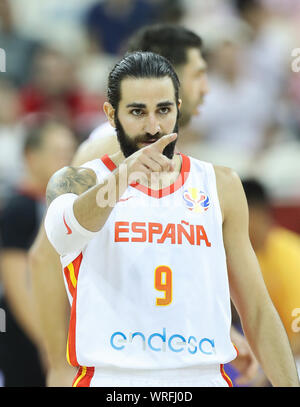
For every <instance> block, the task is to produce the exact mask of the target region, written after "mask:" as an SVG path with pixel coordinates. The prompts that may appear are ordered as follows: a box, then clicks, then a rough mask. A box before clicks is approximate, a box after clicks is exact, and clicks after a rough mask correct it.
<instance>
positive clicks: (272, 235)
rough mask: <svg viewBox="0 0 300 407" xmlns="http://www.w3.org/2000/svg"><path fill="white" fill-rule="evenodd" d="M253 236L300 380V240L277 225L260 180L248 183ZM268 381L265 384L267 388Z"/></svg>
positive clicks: (250, 224)
mask: <svg viewBox="0 0 300 407" xmlns="http://www.w3.org/2000/svg"><path fill="white" fill-rule="evenodd" d="M242 184H243V187H244V191H245V194H246V197H247V201H248V206H249V235H250V240H251V243H252V246H253V249H254V251H255V253H256V255H257V258H258V261H259V264H260V269H261V272H262V274H263V277H264V281H265V284H266V286H267V289H268V292H269V294H270V297H271V299H272V301H273V304H274V305H275V308H276V309H277V312H278V313H279V316H280V318H281V320H282V322H283V325H284V327H285V330H286V332H287V335H288V337H289V341H290V344H291V348H292V351H293V354H294V357H295V360H296V364H297V368H298V372H299V377H300V236H299V235H298V234H296V233H294V232H292V231H290V230H288V229H286V228H284V227H281V226H279V225H278V224H276V222H275V221H274V218H273V216H272V211H271V204H272V203H271V200H270V198H269V194H268V191H267V189H266V188H265V186H264V185H263V184H262V183H261V182H260V181H258V180H257V179H254V178H251V179H244V180H243V182H242ZM266 384H267V380H266V378H265V379H264V380H261V385H266Z"/></svg>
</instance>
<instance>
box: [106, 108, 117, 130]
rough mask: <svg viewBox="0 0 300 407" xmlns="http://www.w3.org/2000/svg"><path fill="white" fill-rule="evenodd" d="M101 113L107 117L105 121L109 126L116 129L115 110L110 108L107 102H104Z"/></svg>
mask: <svg viewBox="0 0 300 407" xmlns="http://www.w3.org/2000/svg"><path fill="white" fill-rule="evenodd" d="M103 111H104V113H105V115H106V117H107V120H108V121H109V123H110V124H111V126H112V127H114V128H116V123H115V109H114V108H113V107H112V105H111V104H110V103H109V102H105V103H104V104H103Z"/></svg>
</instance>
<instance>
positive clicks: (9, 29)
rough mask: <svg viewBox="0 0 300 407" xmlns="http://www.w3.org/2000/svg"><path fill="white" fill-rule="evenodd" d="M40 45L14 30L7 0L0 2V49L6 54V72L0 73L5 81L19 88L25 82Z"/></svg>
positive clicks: (14, 25) (14, 26) (13, 20)
mask: <svg viewBox="0 0 300 407" xmlns="http://www.w3.org/2000/svg"><path fill="white" fill-rule="evenodd" d="M39 46H40V43H39V41H37V40H33V39H31V38H29V37H26V36H24V35H20V33H18V31H17V30H16V24H15V19H14V14H13V12H12V9H11V2H10V1H9V0H1V1H0V48H2V49H3V50H4V51H5V53H6V72H5V73H1V76H2V77H3V78H5V79H8V80H10V81H12V82H13V83H14V84H15V85H16V86H21V85H23V84H24V83H25V81H26V80H27V77H28V75H29V72H30V69H31V63H32V58H33V56H34V54H35V52H36V51H37V49H38V48H39Z"/></svg>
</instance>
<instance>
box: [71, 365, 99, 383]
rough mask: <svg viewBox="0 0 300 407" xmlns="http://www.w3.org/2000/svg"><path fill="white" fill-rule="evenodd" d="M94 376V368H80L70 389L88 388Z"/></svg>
mask: <svg viewBox="0 0 300 407" xmlns="http://www.w3.org/2000/svg"><path fill="white" fill-rule="evenodd" d="M94 374H95V368H94V367H82V366H80V368H79V369H78V372H77V374H76V376H75V379H74V380H73V383H72V387H90V384H91V380H92V378H93V376H94ZM78 379H79V380H78Z"/></svg>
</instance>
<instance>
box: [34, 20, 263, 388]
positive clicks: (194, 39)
mask: <svg viewBox="0 0 300 407" xmlns="http://www.w3.org/2000/svg"><path fill="white" fill-rule="evenodd" d="M201 46H202V41H201V39H200V38H199V37H198V36H197V35H195V34H194V33H193V32H191V31H189V30H187V29H185V28H182V27H178V26H174V25H155V26H149V27H145V28H143V29H141V30H139V31H138V32H137V33H136V34H135V35H134V36H133V37H132V38H131V40H130V41H129V46H128V49H129V50H130V51H134V50H143V51H154V52H157V53H159V54H161V55H163V56H165V57H167V58H168V59H169V60H170V61H172V62H173V64H174V66H175V67H176V71H177V73H178V74H179V77H180V80H181V84H182V86H181V91H180V92H181V98H182V99H183V104H182V108H181V112H180V118H179V122H180V125H181V126H182V127H184V126H186V125H187V124H188V123H189V121H190V119H191V117H192V116H193V115H194V114H197V106H198V105H199V104H202V103H203V101H204V97H205V95H206V93H207V91H208V87H207V77H206V62H205V60H204V59H203V58H202V54H201ZM119 149H120V147H119V143H118V141H117V138H116V134H115V129H114V128H113V127H112V126H110V125H109V124H104V125H102V126H100V127H98V128H97V129H96V130H95V131H94V132H93V133H92V135H91V136H90V138H89V140H88V141H86V142H85V143H84V144H83V145H82V146H81V147H80V149H79V150H78V152H77V154H76V155H75V157H74V159H73V165H76V166H79V165H82V164H83V163H84V162H86V161H89V160H92V159H94V158H99V157H100V156H102V155H103V154H105V153H112V152H115V151H119ZM31 266H32V272H33V282H34V284H35V295H36V299H37V302H38V304H39V305H38V308H39V311H40V320H41V321H43V328H44V340H45V342H46V346H47V350H48V353H49V359H50V361H51V367H50V369H49V379H48V383H49V385H50V386H53V385H54V386H55V385H62V384H64V383H66V385H70V384H71V381H72V379H73V376H74V371H73V369H71V370H70V367H69V368H67V367H66V361H65V346H66V330H67V326H66V324H65V317H64V314H63V313H62V312H61V309H64V308H65V304H66V302H67V298H66V295H65V292H64V285H63V279H62V273H61V264H60V261H59V258H58V256H57V254H56V252H55V250H54V249H53V248H52V246H51V245H50V243H49V241H48V239H47V237H46V235H45V233H44V228H43V226H42V228H41V229H40V233H39V236H38V238H37V240H36V241H35V243H34V245H33V247H32V249H31ZM46 270H47V271H46ZM46 275H47V277H46ZM44 278H47V288H45V284H44ZM50 279H51V281H50ZM53 292H55V293H56V297H55V299H54V298H51V294H52V293H53ZM53 300H54V301H55V303H54V304H53V307H52V306H51V310H53V309H56V310H57V312H56V313H54V314H53V312H51V313H49V312H48V310H49V301H50V302H52V301H53ZM54 315H55V317H54ZM57 315H59V316H60V317H59V319H58V317H57ZM54 333H55V335H54ZM231 334H232V338H233V341H234V342H235V343H236V344H237V346H238V347H239V348H240V356H239V357H238V358H237V359H236V361H235V362H234V363H235V365H236V367H237V369H238V370H239V371H240V372H241V381H249V380H250V379H251V378H252V376H253V375H254V374H255V372H256V369H257V362H256V360H255V358H254V357H253V355H252V354H251V353H250V352H249V346H248V344H247V343H246V342H245V341H243V340H242V338H241V336H240V335H238V333H237V332H236V331H232V332H231ZM69 373H70V374H69ZM68 377H70V379H69V382H68V380H67V379H68Z"/></svg>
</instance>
